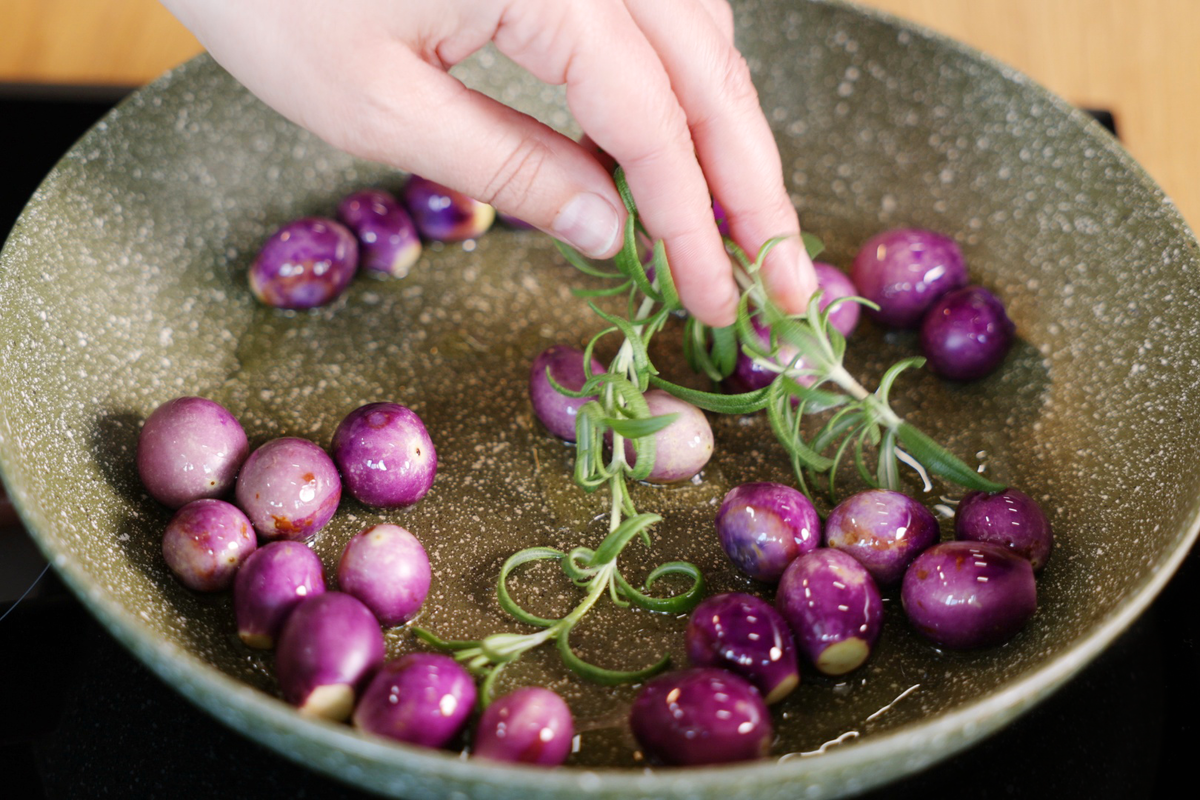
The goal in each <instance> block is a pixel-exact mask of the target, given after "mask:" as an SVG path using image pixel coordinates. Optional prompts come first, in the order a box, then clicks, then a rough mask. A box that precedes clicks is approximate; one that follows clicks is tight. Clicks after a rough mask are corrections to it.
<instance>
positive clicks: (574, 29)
mask: <svg viewBox="0 0 1200 800" xmlns="http://www.w3.org/2000/svg"><path fill="white" fill-rule="evenodd" d="M163 3H164V4H165V5H166V6H167V7H168V8H170V9H171V11H172V12H173V13H174V14H175V15H176V16H177V17H178V18H179V19H180V20H181V21H182V22H183V23H184V24H185V25H186V26H187V27H188V28H190V29H191V30H192V32H193V33H195V34H196V36H197V38H199V39H200V41H201V42H202V43H203V44H204V45H205V47H207V48H208V50H209V52H210V53H211V54H212V56H213V57H214V58H215V59H216V60H217V61H218V62H219V63H220V64H222V65H223V66H224V67H225V68H226V69H228V70H229V71H230V72H231V73H232V74H233V75H234V77H236V78H237V79H238V80H239V81H241V82H242V83H243V84H244V85H245V86H246V87H247V88H248V89H249V90H250V91H252V92H253V93H254V94H255V95H257V96H258V97H259V98H260V99H262V100H263V101H264V102H265V103H267V104H268V105H270V106H271V107H273V108H274V109H275V110H277V111H279V112H280V113H281V114H283V115H284V116H286V117H288V118H289V119H291V120H292V121H294V122H296V123H297V124H299V125H301V126H303V127H305V128H307V129H308V130H310V131H312V132H313V133H315V134H317V135H318V136H320V137H321V138H323V139H325V140H326V141H328V142H329V143H330V144H332V145H333V146H335V147H338V148H340V149H342V150H345V151H347V152H349V153H352V154H354V155H357V156H361V157H363V158H368V159H371V160H374V161H379V162H382V163H385V164H389V165H391V166H394V167H397V168H399V169H402V170H405V171H409V172H418V173H420V174H421V175H423V176H424V177H426V178H429V179H431V180H434V181H437V182H438V183H442V184H445V185H447V186H450V187H453V188H455V189H458V190H460V191H462V192H464V193H466V194H468V195H470V196H472V197H475V198H476V199H479V200H481V201H484V202H487V203H491V204H492V205H494V206H496V208H497V209H499V210H500V211H503V212H505V213H508V214H511V215H513V216H515V217H518V218H520V219H522V220H525V221H527V222H529V223H530V224H532V225H534V226H536V227H538V228H540V229H542V230H544V231H546V232H548V233H550V234H552V235H554V236H556V237H558V238H559V239H562V240H563V241H565V242H567V243H568V244H571V245H573V246H574V247H576V248H577V249H579V250H580V251H582V252H584V253H586V254H587V255H590V256H593V257H596V258H606V257H610V256H612V255H614V254H615V253H616V251H617V250H619V249H620V244H621V236H620V232H621V229H622V226H623V225H624V218H625V211H624V206H623V204H622V203H621V200H620V197H619V195H618V194H617V191H616V188H615V186H614V184H613V181H612V178H611V176H610V175H609V174H608V172H607V171H606V170H605V169H604V167H603V166H601V164H600V162H599V161H598V160H597V158H596V157H595V155H594V153H593V152H591V151H590V150H589V149H588V147H587V146H586V145H581V144H580V143H577V142H574V141H572V140H570V139H569V138H567V137H565V136H563V135H561V134H559V133H557V132H555V131H553V130H551V129H550V128H548V127H546V126H545V125H543V124H541V123H540V122H538V121H536V120H534V119H532V118H531V117H529V116H527V115H525V114H521V113H519V112H517V111H515V110H513V109H512V108H509V107H508V106H505V105H503V104H502V103H499V102H497V101H495V100H493V99H491V98H488V97H486V96H484V95H482V94H480V93H478V92H475V91H473V90H471V89H468V88H466V87H465V86H463V85H462V84H461V83H460V82H459V81H458V80H457V79H455V78H454V77H452V76H450V75H449V74H447V70H448V69H449V68H450V67H451V66H453V65H454V64H456V63H458V62H459V61H461V60H462V59H464V58H466V57H467V56H468V55H470V54H471V53H473V52H475V51H476V50H478V49H479V48H480V47H482V46H483V45H484V44H486V43H487V42H488V41H492V42H495V44H496V47H497V48H498V49H499V50H500V51H501V52H502V53H504V54H505V55H507V56H508V57H509V58H511V59H512V60H513V61H514V62H516V63H517V64H519V65H520V66H522V67H523V68H525V69H527V70H528V71H529V72H530V73H532V74H533V75H534V76H536V77H537V78H538V79H540V80H542V81H545V82H546V83H550V84H555V85H558V84H565V85H566V95H567V103H568V106H569V107H570V110H571V112H572V113H573V114H574V116H575V119H576V120H577V121H578V123H579V125H580V127H582V129H583V130H584V132H585V134H586V135H587V137H588V138H590V140H591V141H592V142H594V143H595V144H596V145H597V146H599V147H600V148H602V149H603V150H604V151H605V152H606V153H608V154H609V155H611V156H612V157H613V158H614V159H615V160H616V161H617V163H619V164H620V165H621V166H622V167H623V168H624V169H625V174H626V177H627V178H628V181H629V186H630V188H631V190H632V191H633V195H634V198H635V199H636V200H637V203H638V212H639V214H640V216H641V218H642V221H643V223H644V224H645V225H646V227H647V229H648V230H649V231H650V233H651V234H652V235H653V236H654V237H656V238H660V239H662V240H663V242H664V244H665V246H666V252H667V257H668V259H669V261H670V264H671V267H672V272H673V274H674V276H675V280H676V284H677V287H678V290H679V295H680V298H681V300H682V301H683V303H684V305H685V306H686V307H687V308H688V310H689V311H690V312H691V313H692V314H693V315H694V316H696V317H697V318H698V319H699V320H700V321H701V322H705V323H708V324H710V325H715V326H721V325H727V324H730V323H732V322H733V319H734V316H735V314H736V303H737V297H738V291H737V286H736V284H735V283H734V280H733V275H732V270H731V265H730V261H729V257H728V256H727V254H726V253H725V250H724V247H723V244H722V241H721V238H720V235H719V233H718V232H717V229H716V226H715V225H714V224H713V216H712V210H711V205H710V199H709V192H710V190H711V192H712V194H713V195H714V196H715V197H716V198H717V199H718V200H719V201H720V203H721V205H722V206H723V207H724V209H725V212H726V218H727V220H728V222H729V227H730V232H731V235H732V237H733V239H734V240H735V241H736V242H738V243H739V244H740V245H741V246H742V247H743V248H744V249H746V250H747V251H748V252H751V253H753V252H755V251H756V250H757V249H758V248H759V246H760V245H762V243H763V242H764V241H766V240H767V239H769V238H770V237H772V236H780V235H789V234H791V235H790V236H788V238H787V239H786V240H785V241H784V242H783V243H781V244H779V245H778V246H776V247H775V248H774V249H773V250H772V251H771V253H770V255H769V256H768V258H767V261H766V264H765V265H764V268H763V274H764V278H765V280H766V283H767V287H768V290H769V291H770V293H771V294H772V296H773V298H774V299H775V301H776V302H778V303H779V304H780V305H781V306H783V307H784V308H785V309H786V310H789V311H802V310H803V309H804V306H805V304H806V303H807V300H808V297H809V295H810V294H811V293H812V292H813V290H814V289H815V288H816V277H815V274H814V273H813V269H812V264H811V261H810V260H809V258H808V256H807V255H806V254H805V252H804V248H803V246H802V244H801V241H800V237H799V235H798V234H799V230H800V227H799V220H798V218H797V216H796V211H795V209H794V208H793V207H792V204H791V201H790V199H789V198H788V195H787V192H786V190H785V188H784V185H783V178H782V167H781V164H780V158H779V151H778V150H777V148H776V146H775V141H774V138H773V136H772V134H771V131H770V129H769V127H768V125H767V121H766V119H765V118H764V116H763V114H762V111H761V109H760V107H759V105H758V97H757V94H756V92H755V90H754V87H753V85H752V83H751V80H750V73H749V69H748V68H747V66H746V63H745V61H744V60H743V59H742V57H741V55H740V54H739V53H738V52H737V50H736V49H735V48H734V46H733V43H732V40H733V15H732V12H731V10H730V8H729V5H728V3H727V2H726V0H588V1H587V2H562V0H439V1H438V2H422V1H421V0H355V2H351V3H336V2H330V0H163Z"/></svg>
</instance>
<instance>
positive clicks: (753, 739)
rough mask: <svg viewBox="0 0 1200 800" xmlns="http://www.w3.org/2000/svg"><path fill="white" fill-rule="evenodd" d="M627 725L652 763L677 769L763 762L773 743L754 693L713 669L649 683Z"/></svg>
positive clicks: (689, 671) (766, 714) (759, 698)
mask: <svg viewBox="0 0 1200 800" xmlns="http://www.w3.org/2000/svg"><path fill="white" fill-rule="evenodd" d="M629 725H630V727H631V728H632V729H633V735H634V736H635V737H636V738H637V740H638V744H640V745H641V747H642V750H643V751H645V753H646V755H647V756H648V757H649V758H650V759H651V760H652V761H656V762H661V763H663V764H672V765H681V766H696V765H701V764H724V763H730V762H734V761H748V760H751V759H756V758H763V757H764V756H766V755H767V753H768V751H769V750H770V747H771V740H772V738H773V737H774V730H773V728H772V726H771V713H770V711H769V710H768V709H767V705H766V703H764V702H763V699H762V696H761V695H760V694H759V693H758V689H755V688H754V686H753V685H752V684H751V683H750V682H749V681H747V680H746V679H745V678H742V677H741V676H739V675H734V674H733V673H732V672H727V671H726V670H723V669H714V668H712V667H693V668H691V669H686V670H680V671H679V672H670V673H667V674H666V675H660V676H659V677H657V678H654V679H653V680H651V681H650V682H649V683H647V684H646V685H645V686H644V687H642V690H641V691H640V692H639V693H638V696H637V697H636V698H635V699H634V701H633V709H632V711H631V712H630V715H629Z"/></svg>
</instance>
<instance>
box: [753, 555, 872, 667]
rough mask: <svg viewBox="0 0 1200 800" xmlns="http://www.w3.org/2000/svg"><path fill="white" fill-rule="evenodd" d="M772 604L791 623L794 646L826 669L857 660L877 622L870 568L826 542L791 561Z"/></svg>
mask: <svg viewBox="0 0 1200 800" xmlns="http://www.w3.org/2000/svg"><path fill="white" fill-rule="evenodd" d="M775 605H776V607H777V608H778V609H779V613H781V614H783V617H784V619H786V620H787V621H788V624H789V625H790V626H791V628H792V633H793V634H794V635H795V637H796V649H797V650H798V651H799V652H800V653H801V654H803V655H804V656H805V657H806V658H807V659H808V660H809V661H810V662H812V664H813V666H815V667H816V668H817V669H818V670H819V671H820V672H823V673H824V674H826V675H844V674H846V673H847V672H851V671H853V670H855V669H857V668H858V667H860V666H862V664H863V662H865V661H866V660H867V657H868V656H870V655H871V649H872V648H873V647H874V646H875V642H876V640H878V638H879V631H880V627H881V626H882V624H883V600H882V599H881V598H880V596H879V589H878V588H877V587H876V586H875V581H874V579H873V578H872V577H871V573H869V572H867V570H866V568H865V567H864V566H863V565H862V564H860V563H858V562H857V561H856V560H854V559H853V558H851V557H850V556H848V555H846V554H845V553H843V552H841V551H840V550H832V549H830V548H827V547H823V548H821V549H819V550H814V551H813V552H811V553H807V554H805V555H802V556H800V557H799V558H797V559H796V560H795V561H793V562H792V564H791V566H789V567H788V568H787V571H786V572H784V573H783V578H782V579H780V581H779V591H778V592H777V594H776V597H775Z"/></svg>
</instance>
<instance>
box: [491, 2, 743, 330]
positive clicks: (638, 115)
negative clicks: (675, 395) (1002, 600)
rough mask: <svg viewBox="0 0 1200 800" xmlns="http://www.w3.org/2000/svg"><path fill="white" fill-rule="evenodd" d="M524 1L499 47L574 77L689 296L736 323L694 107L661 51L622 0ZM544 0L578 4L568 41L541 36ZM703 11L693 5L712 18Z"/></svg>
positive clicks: (578, 107) (693, 12) (601, 141)
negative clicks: (695, 137)
mask: <svg viewBox="0 0 1200 800" xmlns="http://www.w3.org/2000/svg"><path fill="white" fill-rule="evenodd" d="M518 5H519V8H516V7H515V8H516V10H517V11H523V12H525V13H524V14H522V13H512V14H510V15H508V17H507V18H506V21H505V23H504V24H503V25H502V27H501V29H500V30H499V31H498V32H497V36H496V39H495V41H496V44H497V46H498V47H499V48H500V49H501V50H502V51H503V52H504V53H505V54H506V55H508V56H509V57H510V58H512V59H513V60H514V61H516V62H517V63H518V64H520V65H521V66H524V67H525V68H526V69H528V70H530V71H531V72H533V73H534V74H535V75H537V76H538V77H539V78H541V79H542V80H545V81H547V82H550V83H565V84H566V86H567V102H568V104H569V105H570V107H571V111H572V113H573V114H574V115H575V118H576V120H578V122H579V124H580V126H581V127H582V128H583V129H584V130H585V131H586V132H587V134H588V136H589V137H590V138H591V140H593V141H594V142H595V143H596V144H597V145H599V146H600V147H601V148H602V149H603V150H604V151H605V152H607V153H608V154H610V155H611V156H612V157H613V158H615V159H616V161H617V163H619V164H620V165H621V166H622V167H623V168H624V170H625V174H626V177H627V178H628V180H629V185H630V188H631V189H632V191H633V195H634V197H635V198H636V200H637V203H638V211H639V214H640V216H641V219H642V221H643V223H644V224H645V225H646V227H647V228H648V229H649V231H650V232H651V234H652V235H653V236H655V237H656V238H661V239H662V240H663V242H664V244H665V246H666V251H667V257H668V259H669V260H670V263H671V266H672V272H673V274H674V276H675V281H676V285H677V288H678V290H679V295H680V299H681V300H682V301H683V303H684V305H685V306H686V307H687V308H688V310H689V311H691V313H692V314H694V315H695V316H696V317H697V318H698V319H700V320H701V321H703V322H706V323H708V324H712V325H727V324H730V323H731V322H732V321H733V319H734V316H735V313H736V306H737V287H736V285H735V284H734V282H733V275H732V269H731V267H730V263H729V258H728V256H727V255H726V254H725V251H724V247H723V245H722V243H721V239H720V235H719V234H718V233H717V230H716V226H715V225H714V224H713V219H712V211H711V206H710V201H709V194H708V186H707V183H706V182H705V179H704V174H703V172H702V171H701V169H700V164H699V163H698V162H697V160H696V156H695V148H694V145H693V143H692V139H691V135H690V133H689V131H688V125H687V115H686V114H685V113H684V111H683V109H682V108H681V107H680V104H679V100H678V99H677V98H676V95H675V92H674V91H673V89H672V85H671V80H670V78H669V77H668V75H667V71H666V69H665V68H664V66H663V63H662V60H661V59H660V58H659V55H658V54H657V53H656V52H655V51H654V49H653V48H652V47H651V46H650V45H649V43H648V42H647V41H646V38H645V37H644V36H643V35H642V33H641V31H639V29H638V27H637V25H636V24H635V23H634V20H633V19H632V18H631V17H630V15H629V13H628V10H627V9H626V8H625V6H624V5H623V4H622V3H620V2H613V1H611V0H596V1H595V2H589V3H571V4H560V3H537V2H531V3H523V4H518ZM543 6H556V7H568V8H569V9H570V15H569V16H568V17H567V18H565V19H564V20H563V23H562V26H561V27H560V29H559V31H558V33H559V36H558V37H557V39H556V41H558V42H562V43H565V45H564V46H563V47H561V48H556V47H553V46H550V47H547V46H543V45H542V44H541V41H542V40H541V39H540V38H539V36H537V35H535V32H536V31H540V30H541V29H542V26H543V24H544V23H543V20H542V14H543V13H544V8H543ZM697 11H698V9H697V8H696V7H692V8H690V9H689V10H688V14H689V15H690V16H700V17H701V18H703V19H705V20H708V16H707V14H706V13H704V12H701V13H699V14H697ZM708 24H709V25H710V26H711V25H712V23H711V21H709V22H708ZM714 31H715V27H714Z"/></svg>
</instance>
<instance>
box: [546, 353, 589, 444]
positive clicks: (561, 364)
mask: <svg viewBox="0 0 1200 800" xmlns="http://www.w3.org/2000/svg"><path fill="white" fill-rule="evenodd" d="M591 367H592V369H591V371H592V374H593V375H599V374H600V373H602V372H604V366H603V365H602V364H601V363H600V362H599V361H597V360H596V359H594V358H593V359H592V364H591ZM547 369H549V371H550V375H552V376H553V377H554V380H555V381H556V382H557V383H558V385H559V386H562V387H563V388H564V389H570V390H571V391H573V392H577V391H579V390H580V389H581V388H583V384H584V383H585V382H586V381H587V374H586V373H585V372H584V369H583V351H582V350H580V349H578V348H575V347H570V346H569V345H565V344H556V345H552V346H551V347H548V348H546V349H545V350H543V351H542V352H541V353H539V354H538V357H537V358H535V359H534V360H533V366H531V367H530V368H529V400H530V402H531V403H533V413H534V414H536V415H537V418H538V419H539V420H541V422H542V424H543V425H545V426H546V429H547V430H548V431H550V432H551V433H553V434H554V435H555V436H557V437H559V438H560V439H566V440H567V441H568V442H573V441H575V416H576V414H578V413H579V407H580V406H582V405H583V404H584V403H586V402H588V401H589V400H594V399H596V398H595V397H568V396H567V395H565V394H562V393H560V392H559V391H558V390H557V389H555V388H554V387H553V386H552V385H551V384H550V380H549V378H547V377H546V371H547Z"/></svg>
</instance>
